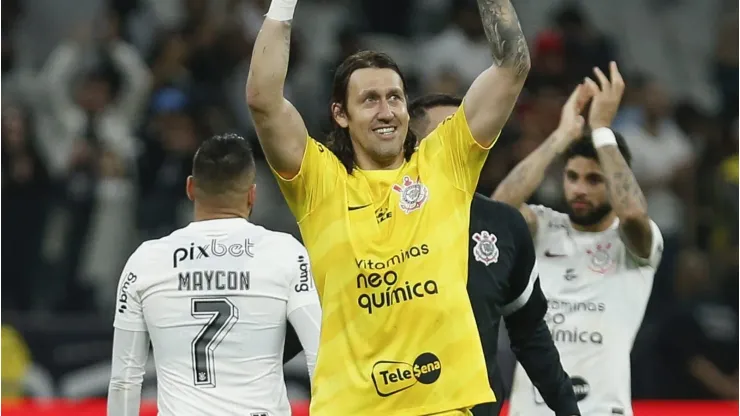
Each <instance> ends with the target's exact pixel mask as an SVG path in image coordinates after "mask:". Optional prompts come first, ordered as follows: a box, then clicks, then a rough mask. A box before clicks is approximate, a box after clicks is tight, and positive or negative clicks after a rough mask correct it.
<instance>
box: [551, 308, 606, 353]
mask: <svg viewBox="0 0 740 416" xmlns="http://www.w3.org/2000/svg"><path fill="white" fill-rule="evenodd" d="M547 305H548V307H547V313H545V323H547V326H548V327H549V328H550V334H551V335H552V340H553V341H555V342H556V343H558V342H559V343H566V344H594V345H601V344H603V343H604V335H603V334H602V333H601V332H599V331H590V330H588V329H585V330H584V329H583V328H578V327H576V326H570V325H569V324H568V316H569V314H573V313H602V312H604V311H605V310H606V305H605V304H604V303H602V302H599V303H596V302H568V301H560V300H550V301H548V302H547Z"/></svg>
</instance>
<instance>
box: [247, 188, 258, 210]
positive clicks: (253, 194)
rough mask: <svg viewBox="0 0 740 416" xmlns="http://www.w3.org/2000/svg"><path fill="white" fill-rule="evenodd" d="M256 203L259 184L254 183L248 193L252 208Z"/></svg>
mask: <svg viewBox="0 0 740 416" xmlns="http://www.w3.org/2000/svg"><path fill="white" fill-rule="evenodd" d="M256 201H257V184H256V183H253V184H252V186H250V187H249V191H248V193H247V202H248V203H249V206H250V207H253V206H254V203H255V202H256Z"/></svg>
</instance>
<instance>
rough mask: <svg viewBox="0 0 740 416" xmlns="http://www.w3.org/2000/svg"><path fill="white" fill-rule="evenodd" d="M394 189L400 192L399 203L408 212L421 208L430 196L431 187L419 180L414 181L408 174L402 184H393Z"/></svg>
mask: <svg viewBox="0 0 740 416" xmlns="http://www.w3.org/2000/svg"><path fill="white" fill-rule="evenodd" d="M393 190H394V191H396V192H398V193H399V194H400V196H401V197H400V198H399V202H398V204H399V206H400V207H401V210H402V211H403V212H405V213H406V214H410V213H412V212H414V211H416V210H417V209H419V208H421V207H422V206H423V205H424V203H425V202H427V199H428V197H429V189H428V188H427V187H426V186H425V185H424V184H422V183H421V182H419V181H416V182H414V181H413V180H411V178H410V177H408V176H404V177H403V183H402V184H400V185H398V184H396V185H393Z"/></svg>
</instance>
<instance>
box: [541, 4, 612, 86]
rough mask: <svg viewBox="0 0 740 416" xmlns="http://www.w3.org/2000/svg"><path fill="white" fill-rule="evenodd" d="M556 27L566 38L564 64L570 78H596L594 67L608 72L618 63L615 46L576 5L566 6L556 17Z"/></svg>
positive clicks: (564, 38)
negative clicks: (614, 62) (610, 64)
mask: <svg viewBox="0 0 740 416" xmlns="http://www.w3.org/2000/svg"><path fill="white" fill-rule="evenodd" d="M555 24H556V27H557V29H558V30H560V32H561V33H562V35H563V42H564V44H565V61H566V62H567V71H566V73H567V74H568V76H569V77H572V78H571V79H574V80H580V79H581V78H583V77H586V76H592V75H593V67H595V66H596V67H599V68H601V70H602V71H605V72H606V71H607V69H608V67H609V62H610V61H616V60H617V54H616V50H615V47H614V45H613V42H612V41H611V40H609V38H607V37H606V36H605V35H604V34H602V33H601V32H599V31H598V30H597V29H596V28H595V27H594V26H593V25H592V24H591V23H590V22H588V21H587V20H586V17H585V15H584V13H583V10H581V9H580V8H579V7H578V5H577V4H576V3H566V5H565V6H563V7H562V8H561V9H560V10H559V11H558V12H557V13H556V15H555Z"/></svg>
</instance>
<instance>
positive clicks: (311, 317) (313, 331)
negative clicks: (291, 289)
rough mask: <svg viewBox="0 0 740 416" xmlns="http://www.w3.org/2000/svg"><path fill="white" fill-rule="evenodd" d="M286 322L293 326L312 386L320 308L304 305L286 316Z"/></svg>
mask: <svg viewBox="0 0 740 416" xmlns="http://www.w3.org/2000/svg"><path fill="white" fill-rule="evenodd" d="M288 321H290V323H291V324H292V325H293V328H294V329H295V332H296V335H298V339H299V340H300V341H301V345H302V346H303V351H304V352H305V355H306V365H307V366H308V376H309V378H310V380H311V383H312V384H313V370H314V368H315V367H316V356H317V354H318V350H319V340H320V336H321V306H319V304H318V303H316V304H310V305H305V306H302V307H300V308H297V309H295V310H293V311H292V312H291V313H290V314H288Z"/></svg>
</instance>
